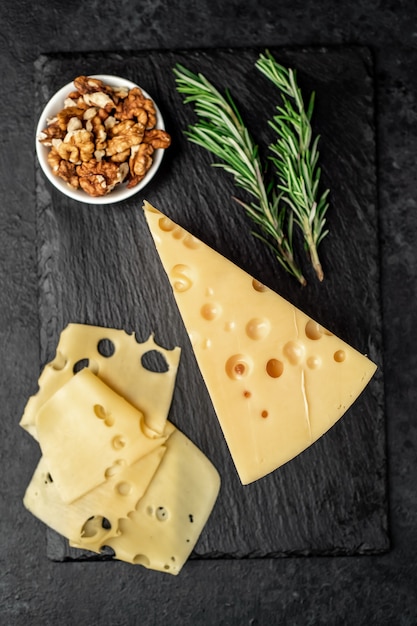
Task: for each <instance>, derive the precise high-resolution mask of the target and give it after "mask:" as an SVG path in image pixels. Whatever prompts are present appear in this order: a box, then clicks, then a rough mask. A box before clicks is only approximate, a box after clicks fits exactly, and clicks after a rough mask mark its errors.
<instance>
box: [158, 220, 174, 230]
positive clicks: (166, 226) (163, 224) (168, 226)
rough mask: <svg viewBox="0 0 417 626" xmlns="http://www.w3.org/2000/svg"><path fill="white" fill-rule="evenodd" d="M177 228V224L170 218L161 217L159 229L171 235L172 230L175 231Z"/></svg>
mask: <svg viewBox="0 0 417 626" xmlns="http://www.w3.org/2000/svg"><path fill="white" fill-rule="evenodd" d="M175 227H176V224H175V222H173V221H172V220H170V219H169V217H161V219H160V220H159V228H160V229H161V230H163V231H164V232H165V233H169V232H170V231H171V230H174V228H175Z"/></svg>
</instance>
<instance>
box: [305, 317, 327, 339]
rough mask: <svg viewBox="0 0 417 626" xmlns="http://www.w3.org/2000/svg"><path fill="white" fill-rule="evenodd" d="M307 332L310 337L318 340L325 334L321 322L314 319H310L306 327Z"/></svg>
mask: <svg viewBox="0 0 417 626" xmlns="http://www.w3.org/2000/svg"><path fill="white" fill-rule="evenodd" d="M305 333H306V336H307V337H308V338H309V339H313V340H314V341H317V339H321V337H322V336H323V329H322V327H321V326H320V324H317V322H315V321H314V320H309V321H308V322H307V324H306V327H305Z"/></svg>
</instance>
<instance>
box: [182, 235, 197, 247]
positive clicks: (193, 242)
mask: <svg viewBox="0 0 417 626" xmlns="http://www.w3.org/2000/svg"><path fill="white" fill-rule="evenodd" d="M183 243H184V246H186V247H187V248H190V250H196V249H197V248H198V246H199V245H200V242H199V241H198V239H196V238H195V237H193V236H192V235H186V236H185V237H184V241H183Z"/></svg>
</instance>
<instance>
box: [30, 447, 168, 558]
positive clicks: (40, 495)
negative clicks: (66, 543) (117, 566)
mask: <svg viewBox="0 0 417 626" xmlns="http://www.w3.org/2000/svg"><path fill="white" fill-rule="evenodd" d="M165 450H166V447H165V445H163V446H160V447H159V448H157V449H156V450H153V451H152V452H150V453H149V454H147V455H146V456H144V457H143V458H141V459H139V461H136V462H135V463H132V465H123V464H120V465H116V466H115V468H114V472H113V474H112V475H110V476H109V477H108V478H107V480H106V481H105V482H103V483H101V484H100V485H99V486H98V487H96V488H95V489H93V490H91V491H88V492H87V493H85V494H84V495H83V496H81V497H80V498H77V499H76V500H75V501H74V502H71V503H67V502H64V500H63V499H62V498H61V496H60V492H59V489H58V488H57V485H56V483H55V481H54V479H53V476H52V474H51V473H50V471H49V466H48V463H47V462H46V459H45V457H41V459H40V461H39V463H38V466H37V468H36V470H35V472H34V474H33V477H32V480H31V481H30V483H29V485H28V487H27V489H26V493H25V496H24V499H23V504H24V505H25V507H26V508H27V509H28V511H30V512H31V513H32V515H34V516H35V517H37V518H38V519H40V520H41V521H42V522H43V523H44V524H47V525H48V526H49V527H50V528H52V529H53V530H55V531H56V532H57V533H59V534H60V535H62V536H63V537H66V538H67V539H69V540H70V541H74V542H77V544H78V546H79V547H83V548H85V549H89V547H90V544H93V545H94V546H96V545H97V544H100V545H104V543H105V542H106V540H107V539H108V538H109V537H113V536H114V535H116V534H117V532H118V521H119V519H120V518H121V517H126V516H127V515H128V513H129V512H130V511H133V510H134V509H135V507H136V505H137V503H138V502H139V500H140V499H141V498H142V497H143V494H144V493H145V491H146V489H147V488H148V486H149V484H150V482H151V480H152V478H153V476H154V474H155V472H156V470H157V468H158V466H159V464H160V462H161V459H162V457H163V456H164V453H165ZM73 453H74V451H73ZM75 453H76V451H75ZM87 469H88V468H87Z"/></svg>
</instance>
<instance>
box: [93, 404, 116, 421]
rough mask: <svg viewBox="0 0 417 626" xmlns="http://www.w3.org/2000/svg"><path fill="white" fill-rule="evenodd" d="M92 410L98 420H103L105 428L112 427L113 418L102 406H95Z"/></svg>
mask: <svg viewBox="0 0 417 626" xmlns="http://www.w3.org/2000/svg"><path fill="white" fill-rule="evenodd" d="M93 408H94V413H95V414H96V416H97V417H98V418H99V419H100V420H103V423H104V424H105V425H106V426H113V424H114V417H113V416H112V415H111V413H108V412H107V411H106V409H105V408H104V407H103V406H101V404H95V405H94V407H93Z"/></svg>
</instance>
